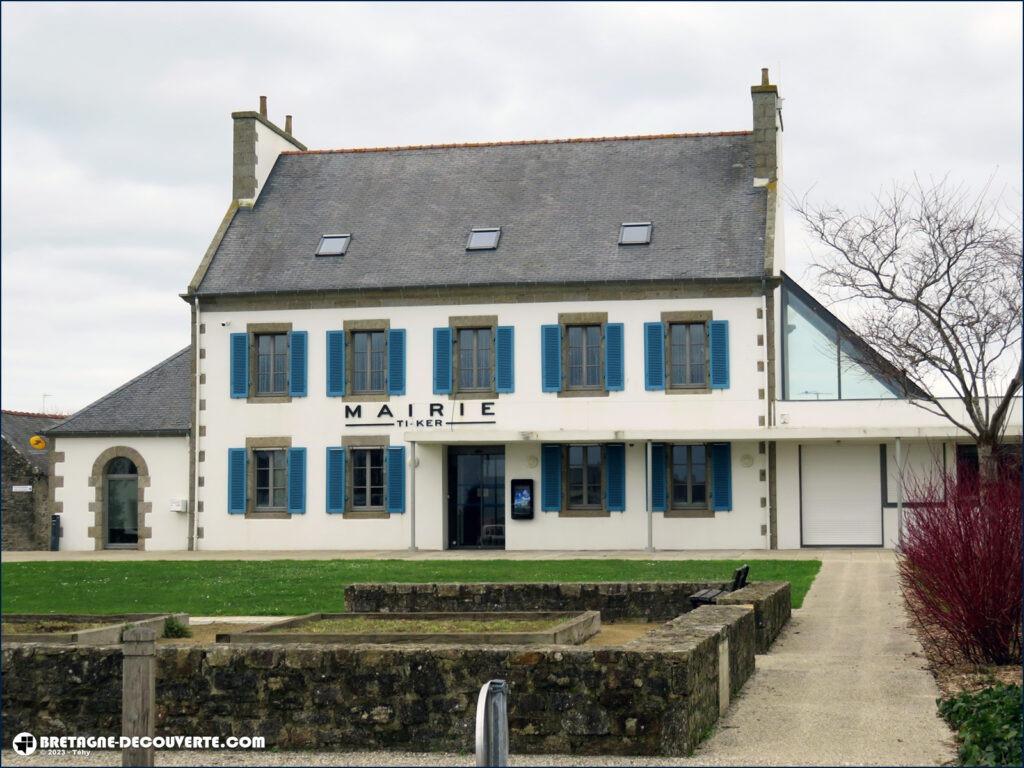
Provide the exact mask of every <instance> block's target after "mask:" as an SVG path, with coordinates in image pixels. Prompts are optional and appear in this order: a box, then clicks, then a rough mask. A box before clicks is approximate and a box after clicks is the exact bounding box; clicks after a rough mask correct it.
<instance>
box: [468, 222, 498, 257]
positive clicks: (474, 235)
mask: <svg viewBox="0 0 1024 768" xmlns="http://www.w3.org/2000/svg"><path fill="white" fill-rule="evenodd" d="M500 237H501V227H474V228H473V230H472V231H471V232H470V233H469V242H468V243H466V250H467V251H493V250H494V249H495V248H497V247H498V238H500Z"/></svg>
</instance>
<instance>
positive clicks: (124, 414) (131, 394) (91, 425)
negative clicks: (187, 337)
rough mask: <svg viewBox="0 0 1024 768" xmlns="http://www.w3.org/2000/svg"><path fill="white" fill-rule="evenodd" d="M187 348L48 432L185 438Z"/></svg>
mask: <svg viewBox="0 0 1024 768" xmlns="http://www.w3.org/2000/svg"><path fill="white" fill-rule="evenodd" d="M189 350H190V348H189V347H185V349H183V350H181V351H180V352H177V353H175V354H173V355H171V356H170V357H169V358H167V359H166V360H164V361H163V362H162V363H159V364H158V365H156V366H154V367H153V368H150V369H149V370H148V371H146V372H145V373H143V374H141V375H140V376H136V377H135V378H134V379H132V380H131V381H129V382H128V383H126V384H122V385H121V386H120V387H118V388H117V389H115V390H114V391H113V392H111V393H110V394H109V395H105V396H104V397H101V398H100V399H99V400H97V401H96V402H94V403H92V404H91V405H87V406H86V407H85V408H83V409H82V410H80V411H78V412H77V413H75V414H73V415H72V416H71V417H70V418H68V419H67V420H66V421H64V422H63V423H61V424H60V425H59V426H57V427H54V428H53V429H51V430H50V431H49V434H51V435H55V436H64V435H125V434H129V435H131V434H156V435H172V434H182V435H183V434H187V433H188V431H189V427H190V423H191V407H190V406H191V381H190V377H191V375H192V365H191V358H190V357H189Z"/></svg>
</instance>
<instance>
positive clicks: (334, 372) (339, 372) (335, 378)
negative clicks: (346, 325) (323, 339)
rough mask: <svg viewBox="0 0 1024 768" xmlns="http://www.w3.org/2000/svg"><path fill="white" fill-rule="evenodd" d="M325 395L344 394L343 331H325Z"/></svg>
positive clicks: (338, 395)
mask: <svg viewBox="0 0 1024 768" xmlns="http://www.w3.org/2000/svg"><path fill="white" fill-rule="evenodd" d="M327 396H328V397H344V396H345V332H344V331H328V332H327Z"/></svg>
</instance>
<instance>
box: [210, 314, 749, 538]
mask: <svg viewBox="0 0 1024 768" xmlns="http://www.w3.org/2000/svg"><path fill="white" fill-rule="evenodd" d="M763 307H764V301H763V299H762V298H760V297H758V298H753V297H747V298H720V299H659V300H641V301H637V300H629V301H601V302H583V301H579V302H551V303H534V304H497V305H495V304H485V305H465V304H463V305H451V306H449V305H442V306H426V307H424V306H417V307H388V308H339V309H308V310H282V311H218V312H209V311H206V312H203V314H202V317H201V322H202V323H203V324H204V325H205V333H203V334H202V335H201V337H200V338H201V344H202V347H203V348H204V349H205V350H206V353H205V358H203V359H201V360H200V372H201V373H203V374H205V384H204V385H202V386H201V394H200V397H201V398H202V399H203V400H205V405H206V407H205V410H203V411H201V412H200V419H199V423H200V424H201V425H203V426H205V427H206V435H205V436H204V437H199V443H198V446H197V450H201V451H204V456H205V461H204V462H202V463H201V464H200V465H199V474H200V475H202V476H203V477H204V486H203V487H201V488H197V492H198V499H199V500H200V501H202V502H203V506H202V511H201V512H200V513H199V521H198V525H199V526H201V527H202V529H203V538H202V539H201V540H200V541H199V547H200V548H201V549H238V548H242V549H404V548H406V547H408V546H409V542H410V536H411V531H410V524H409V518H410V515H409V514H408V512H407V513H406V514H405V515H392V516H391V518H390V519H388V520H351V519H349V520H346V519H343V518H342V516H341V515H328V514H327V513H326V511H325V498H326V488H325V483H324V468H325V449H326V448H327V447H328V446H338V445H341V443H342V436H343V435H382V434H387V435H388V436H389V438H390V441H391V444H392V445H397V444H402V443H403V442H404V440H405V435H406V433H408V432H420V433H422V434H424V435H429V436H435V437H436V435H437V434H438V431H439V429H438V428H430V429H425V428H421V429H419V430H417V429H416V428H415V427H412V428H409V427H399V426H396V427H392V428H379V427H365V428H362V427H345V426H344V423H345V421H346V418H345V405H346V404H350V405H354V404H356V403H358V402H359V401H358V400H356V399H354V398H328V397H327V396H326V393H325V389H326V388H325V378H326V372H325V366H326V348H325V344H326V332H327V331H328V330H337V329H340V328H342V327H343V324H344V322H345V320H354V319H365V320H369V319H387V320H389V321H390V324H391V327H392V328H404V329H406V332H407V356H406V392H407V396H398V397H392V398H391V401H390V403H389V406H390V408H391V410H392V411H393V412H394V414H395V415H396V416H403V415H405V414H407V409H408V407H409V406H410V405H412V406H413V409H414V413H415V416H416V417H418V418H423V417H426V416H427V415H428V408H429V404H430V403H433V402H438V403H444V404H445V406H446V409H447V410H446V413H445V419H446V420H447V418H448V416H449V415H450V414H451V410H450V409H451V407H452V406H453V405H458V404H460V403H465V407H466V416H465V417H464V418H467V419H469V418H471V415H473V414H479V410H478V409H479V408H480V403H481V401H476V400H467V401H454V400H451V399H449V398H448V397H447V396H435V395H433V392H432V382H431V374H432V370H433V339H432V329H433V328H435V327H442V326H447V325H448V319H449V317H451V316H454V315H497V316H498V323H499V324H500V325H513V326H515V329H516V331H515V371H516V372H515V376H516V380H515V392H514V393H512V394H504V395H499V396H497V397H495V398H494V401H493V402H494V406H493V410H494V416H493V418H494V420H495V421H496V422H497V423H496V424H494V425H493V426H487V427H472V429H474V430H477V431H479V430H481V429H483V430H490V429H493V430H495V431H496V432H504V433H505V434H506V435H507V434H508V432H509V431H517V432H535V431H544V432H545V433H546V434H550V433H551V432H552V431H558V430H562V431H566V432H572V433H573V439H575V440H577V441H578V440H581V439H585V437H580V435H581V433H582V434H584V435H586V434H587V433H590V434H593V435H597V436H599V437H597V438H596V439H598V440H600V441H602V442H607V441H611V440H613V439H614V432H616V431H620V430H625V429H645V428H647V429H659V428H660V429H665V428H671V427H673V426H676V425H679V427H680V428H683V427H684V426H685V428H688V429H695V428H699V429H702V430H706V435H707V440H709V441H713V440H715V439H716V437H715V435H716V432H717V431H718V430H720V429H730V428H731V429H754V428H757V426H758V424H759V419H758V417H759V416H763V415H765V414H766V413H767V400H764V399H761V398H760V397H759V390H762V389H765V388H766V381H765V374H764V373H763V372H758V371H757V365H756V363H757V360H759V359H760V360H763V359H764V356H765V351H766V348H765V347H764V346H758V344H757V337H758V335H759V334H761V335H763V334H764V320H763V318H758V317H757V310H758V309H763ZM687 310H689V311H696V310H710V311H712V313H713V315H714V319H716V320H728V321H729V343H730V388H729V389H727V390H716V391H713V392H711V393H707V394H687V395H668V394H666V393H665V392H660V391H659V392H647V391H646V390H645V389H644V364H643V324H644V323H645V322H651V321H658V320H660V319H661V313H662V312H664V311H687ZM594 311H601V312H607V313H608V322H613V323H614V322H621V323H624V324H625V357H626V387H625V390H624V391H623V392H612V393H610V394H609V395H608V396H607V397H593V398H560V397H558V395H557V394H556V393H544V392H542V391H541V386H540V364H541V360H540V327H541V325H542V324H546V323H557V322H558V315H559V313H562V312H594ZM272 322H290V323H292V327H293V329H294V330H305V331H307V332H308V333H309V350H308V356H309V367H308V377H309V378H308V396H307V397H302V398H293V399H292V401H291V402H290V403H284V404H256V403H249V402H247V401H246V400H244V399H232V398H231V397H230V396H229V386H228V376H229V364H228V343H229V335H230V334H231V333H238V332H244V331H245V330H246V326H247V324H249V323H272ZM223 323H228V325H223ZM380 405H381V404H379V403H363V409H364V412H365V413H366V414H367V417H364V419H363V420H364V421H367V420H368V421H375V420H376V419H374V418H368V417H372V416H374V415H375V414H376V413H377V410H378V409H379V407H380ZM477 418H479V416H477ZM349 421H352V419H349ZM440 429H441V431H444V433H445V434H451V435H452V440H453V442H455V441H458V439H459V437H458V436H459V432H458V430H460V429H467V428H466V427H443V428H440ZM478 433H479V432H478ZM268 436H289V437H291V439H292V445H293V446H294V447H305V448H306V449H307V462H308V463H307V486H306V509H307V511H306V514H305V515H295V516H293V517H292V518H291V519H288V520H253V519H245V517H244V516H242V515H229V514H228V513H227V509H226V504H227V490H226V480H227V471H226V463H227V451H228V449H229V448H237V447H243V446H244V445H245V440H246V438H247V437H268ZM567 439H568V438H567ZM641 446H642V444H641V443H636V444H635V445H634V446H633V447H632V448H630V449H629V450H628V456H627V473H628V474H627V483H628V486H627V488H628V491H627V492H628V504H627V511H626V512H624V513H613V514H612V515H611V516H610V517H609V518H600V519H592V518H591V519H587V518H584V519H569V518H558V516H557V515H554V514H553V513H542V512H539V511H538V512H537V513H536V514H537V519H535V520H534V521H533V522H532V523H530V524H523V525H517V524H516V523H515V522H513V521H511V520H509V521H508V523H509V525H508V527H507V529H506V531H507V533H506V546H507V547H508V548H509V549H537V548H542V547H546V548H559V549H565V548H587V549H602V548H605V549H622V548H638V549H639V548H643V547H644V546H645V544H646V528H645V525H646V520H645V515H646V491H645V483H644V480H643V471H644V470H643V467H644V449H643V448H642V447H641ZM416 450H417V458H418V460H419V467H418V469H417V471H416V478H415V485H416V499H415V504H416V520H417V531H416V539H417V545H418V546H419V547H420V548H424V549H441V548H443V546H444V529H445V526H446V516H447V514H446V502H445V500H444V493H445V488H444V486H445V480H444V472H443V469H444V456H445V450H444V448H443V447H442V446H438V445H426V444H420V445H418V446H417V449H416ZM736 451H737V448H736V447H735V446H734V454H735V453H736ZM531 452H532V454H533V455H537V456H539V443H532V442H524V443H513V444H511V445H509V446H508V448H507V451H506V457H507V465H506V488H507V484H508V481H510V480H511V479H512V478H518V477H530V476H534V477H536V479H537V480H538V485H537V491H538V492H539V472H540V469H539V463H538V466H537V467H534V468H532V469H531V468H529V467H526V469H529V471H530V473H531V474H524V473H523V471H522V468H523V466H524V464H523V462H524V461H525V460H526V459H527V458H528V456H529V455H531ZM750 453H752V454H753V456H754V460H755V462H756V463H755V464H754V465H752V467H750V468H744V467H742V466H741V464H740V461H739V458H738V457H736V456H734V463H733V496H734V505H735V506H734V510H735V511H734V512H732V513H719V514H718V515H717V516H716V518H722V520H721V521H719V520H718V519H715V520H686V519H680V520H663V519H661V515H660V514H656V515H655V521H654V523H655V546H656V547H657V546H664V547H665V548H681V547H686V548H690V547H735V546H764V541H765V539H764V537H762V536H761V534H760V526H761V524H762V522H766V521H767V520H766V518H767V512H766V511H765V510H763V509H761V507H760V498H761V496H762V495H766V490H763V491H762V489H761V487H760V486H758V485H757V483H759V482H760V481H759V480H758V479H757V478H758V469H759V468H763V466H764V464H763V460H764V457H763V456H760V455H758V454H757V445H756V443H753V444H751V445H750V446H747V447H745V448H744V454H750ZM409 454H410V451H408V450H407V458H409ZM748 477H753V478H754V481H755V482H754V484H753V485H748V484H747V482H746V478H748ZM412 482H413V481H412V477H411V472H407V483H408V484H409V486H410V488H409V489H407V499H408V498H409V497H410V495H411V485H412ZM765 489H766V486H765ZM408 506H409V505H408V501H407V508H408ZM538 510H539V505H538ZM584 530H586V532H587V535H586V537H585V538H583V537H581V535H580V534H581V532H582V531H584ZM659 542H663V543H659Z"/></svg>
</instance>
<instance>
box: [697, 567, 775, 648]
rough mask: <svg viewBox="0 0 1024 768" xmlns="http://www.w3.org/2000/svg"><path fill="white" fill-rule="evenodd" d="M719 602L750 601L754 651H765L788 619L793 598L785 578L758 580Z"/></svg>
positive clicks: (738, 603)
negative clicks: (754, 640) (752, 611)
mask: <svg viewBox="0 0 1024 768" xmlns="http://www.w3.org/2000/svg"><path fill="white" fill-rule="evenodd" d="M715 602H716V603H717V604H718V605H752V606H753V607H754V618H755V620H756V621H757V652H758V653H768V649H769V648H771V646H772V643H774V642H775V638H777V637H778V636H779V633H780V632H781V631H782V628H783V627H784V626H785V625H786V622H788V621H789V617H790V614H791V613H792V609H793V599H792V595H791V594H790V588H789V582H788V581H757V582H752V583H750V584H748V585H747V586H745V587H744V588H743V589H738V590H736V591H735V592H730V593H729V594H727V595H722V596H721V597H719V598H717V599H716V601H715Z"/></svg>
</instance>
